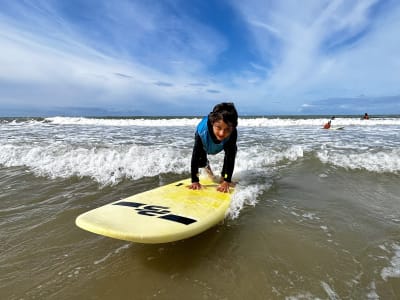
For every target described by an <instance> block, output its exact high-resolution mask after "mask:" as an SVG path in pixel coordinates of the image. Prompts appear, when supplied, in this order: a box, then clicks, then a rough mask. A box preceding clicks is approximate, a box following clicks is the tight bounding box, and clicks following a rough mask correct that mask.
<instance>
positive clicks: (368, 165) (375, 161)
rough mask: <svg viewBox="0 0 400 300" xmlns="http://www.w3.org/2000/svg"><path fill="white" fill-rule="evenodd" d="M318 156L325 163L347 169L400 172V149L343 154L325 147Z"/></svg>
mask: <svg viewBox="0 0 400 300" xmlns="http://www.w3.org/2000/svg"><path fill="white" fill-rule="evenodd" d="M317 156H318V158H319V159H320V160H321V162H323V163H330V164H333V165H335V166H338V167H343V168H346V169H352V170H356V169H365V170H368V171H371V172H377V173H385V172H390V173H395V174H396V173H398V172H400V149H392V150H390V151H386V152H384V151H380V152H376V153H371V152H366V153H354V154H343V153H338V152H335V151H328V150H326V149H325V150H322V151H321V152H318V153H317Z"/></svg>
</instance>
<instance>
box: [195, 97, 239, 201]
mask: <svg viewBox="0 0 400 300" xmlns="http://www.w3.org/2000/svg"><path fill="white" fill-rule="evenodd" d="M237 124H238V113H237V111H236V108H235V105H234V104H233V103H230V102H223V103H220V104H217V105H216V106H215V107H214V109H213V111H212V112H210V113H209V114H208V116H206V117H204V118H203V119H202V120H201V121H200V123H199V124H198V125H197V128H196V133H195V138H194V147H193V153H192V160H191V174H192V184H191V185H189V188H190V189H192V190H198V189H201V188H202V186H201V184H200V179H199V175H198V173H199V168H205V169H206V171H207V173H208V174H209V176H213V174H212V171H211V168H210V166H209V162H208V159H207V154H217V153H219V152H221V151H222V150H224V152H225V157H224V164H223V167H222V172H221V183H220V184H219V186H218V187H217V190H218V191H219V192H224V193H227V192H229V187H230V185H231V180H232V174H233V169H234V166H235V159H236V152H237V145H236V141H237V130H236V127H237Z"/></svg>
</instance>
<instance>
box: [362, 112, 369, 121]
mask: <svg viewBox="0 0 400 300" xmlns="http://www.w3.org/2000/svg"><path fill="white" fill-rule="evenodd" d="M361 119H364V120H369V116H368V114H367V113H365V114H364V116H363V117H362V118H361Z"/></svg>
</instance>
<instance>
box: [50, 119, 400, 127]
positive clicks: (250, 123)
mask: <svg viewBox="0 0 400 300" xmlns="http://www.w3.org/2000/svg"><path fill="white" fill-rule="evenodd" d="M200 120H201V117H191V118H184V117H182V118H164V117H159V118H120V119H118V118H87V117H52V118H46V119H45V121H44V122H50V123H52V124H60V125H96V126H162V127H168V126H169V127H170V126H196V125H197V124H198V123H199V121H200ZM327 120H328V119H327V118H315V119H314V118H303V119H302V118H278V117H274V118H272V117H271V118H267V117H254V118H239V122H238V123H239V127H292V126H313V127H321V126H322V125H323V124H324V123H326V122H327ZM332 125H333V126H376V125H400V118H376V119H370V120H361V119H359V118H340V117H338V118H336V119H335V120H333V121H332Z"/></svg>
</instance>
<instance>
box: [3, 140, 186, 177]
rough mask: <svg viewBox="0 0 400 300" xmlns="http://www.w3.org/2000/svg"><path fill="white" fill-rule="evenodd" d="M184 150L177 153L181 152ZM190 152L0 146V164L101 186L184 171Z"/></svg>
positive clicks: (128, 147) (126, 147)
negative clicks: (91, 181)
mask: <svg viewBox="0 0 400 300" xmlns="http://www.w3.org/2000/svg"><path fill="white" fill-rule="evenodd" d="M182 152H183V153H184V151H181V153H182ZM189 163H190V153H189V152H188V153H186V157H178V156H177V155H176V149H174V148H168V147H149V146H137V145H132V146H125V147H124V146H121V147H114V148H112V149H109V148H100V149H98V148H91V149H84V148H75V149H74V148H71V146H68V145H56V144H52V145H49V146H36V147H33V148H32V147H30V146H15V145H2V146H0V164H3V165H4V166H6V167H12V166H26V167H28V168H30V169H31V170H32V171H33V172H34V173H35V174H37V175H38V176H46V177H50V178H57V177H61V178H67V177H71V176H79V177H86V176H87V177H91V178H93V179H94V180H96V181H97V182H99V183H101V184H115V183H117V182H119V181H121V180H122V179H123V178H131V179H139V178H142V177H145V176H156V175H158V174H160V173H167V172H174V173H178V174H180V173H183V172H185V171H187V168H188V165H189Z"/></svg>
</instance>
